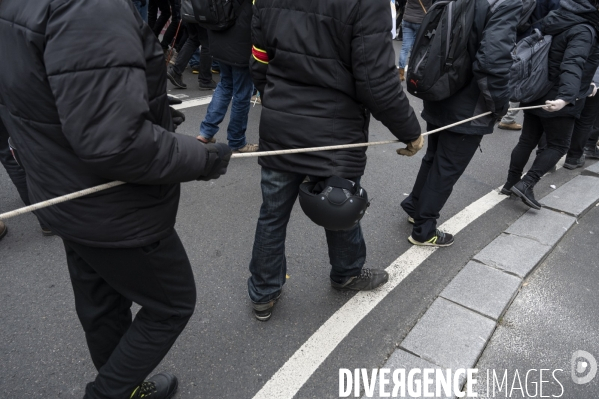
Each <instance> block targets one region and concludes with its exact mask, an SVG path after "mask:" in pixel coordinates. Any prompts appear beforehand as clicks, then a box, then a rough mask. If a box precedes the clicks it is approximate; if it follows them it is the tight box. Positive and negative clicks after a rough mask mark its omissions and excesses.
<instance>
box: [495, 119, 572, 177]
mask: <svg viewBox="0 0 599 399" xmlns="http://www.w3.org/2000/svg"><path fill="white" fill-rule="evenodd" d="M573 128H574V118H573V117H555V118H540V117H538V116H536V115H533V114H529V113H526V112H525V113H524V122H523V124H522V133H521V134H520V140H519V141H518V144H516V147H515V148H514V150H513V151H512V158H511V161H510V169H509V172H508V177H507V183H506V184H507V186H508V187H511V186H513V185H514V184H516V183H517V182H519V181H520V177H521V176H522V172H523V171H524V167H525V166H526V163H527V162H528V158H530V154H531V153H532V151H533V150H534V148H535V147H536V146H537V145H538V144H539V140H540V139H541V136H542V135H543V132H545V137H546V138H547V146H546V147H545V148H544V149H543V151H540V152H537V156H536V157H535V160H534V162H533V164H532V166H531V167H530V170H529V171H528V173H526V175H527V176H528V177H530V178H531V179H532V180H533V181H534V182H535V183H537V182H538V181H539V180H541V177H543V176H544V175H545V174H546V173H547V172H549V170H551V168H553V167H554V166H555V165H556V164H557V161H559V160H560V158H561V157H563V156H564V154H565V153H566V152H567V151H568V148H569V147H570V138H571V137H572V129H573Z"/></svg>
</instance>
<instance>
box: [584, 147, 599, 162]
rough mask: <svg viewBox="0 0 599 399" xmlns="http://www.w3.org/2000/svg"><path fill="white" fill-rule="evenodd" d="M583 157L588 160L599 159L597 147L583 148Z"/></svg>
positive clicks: (598, 148)
mask: <svg viewBox="0 0 599 399" xmlns="http://www.w3.org/2000/svg"><path fill="white" fill-rule="evenodd" d="M584 155H585V156H586V157H587V158H589V159H599V147H597V146H596V145H594V146H592V147H584Z"/></svg>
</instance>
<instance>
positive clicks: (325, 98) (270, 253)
mask: <svg viewBox="0 0 599 399" xmlns="http://www.w3.org/2000/svg"><path fill="white" fill-rule="evenodd" d="M390 16H391V13H390V10H389V1H388V0H369V1H368V2H366V1H362V0H322V1H319V2H311V3H302V2H297V1H295V0H256V2H255V3H254V13H253V20H252V41H253V49H252V60H251V65H252V77H253V81H254V84H255V85H256V87H257V88H258V91H259V93H260V97H261V98H262V107H263V108H262V113H261V116H260V148H261V149H262V150H264V151H271V150H284V149H289V148H306V147H319V146H325V145H337V144H349V143H364V142H367V141H368V125H369V121H370V114H371V113H372V115H373V116H374V117H375V118H377V119H378V120H380V121H381V122H382V123H383V124H384V125H385V126H386V127H387V128H388V129H389V130H390V131H391V133H393V135H394V136H395V137H397V138H398V139H399V140H401V141H402V142H404V143H408V147H407V148H406V149H404V148H402V149H400V150H399V151H400V153H401V154H402V155H414V154H415V153H416V152H417V151H418V150H419V149H421V148H422V144H423V141H424V140H423V139H422V136H420V125H419V123H418V120H417V118H416V115H415V113H414V110H413V109H412V107H410V104H409V102H408V99H407V97H406V95H405V94H404V92H403V90H402V88H401V85H400V83H399V80H398V79H397V78H396V76H397V75H396V73H397V72H396V67H395V62H394V58H395V56H394V51H393V44H392V38H391V35H390V34H389V31H390V30H391V18H390ZM322 26H327V29H325V30H322V29H320V27H322ZM317 32H318V34H317ZM221 66H222V64H221ZM331 71H335V74H332V73H331ZM258 163H259V164H260V166H261V167H262V180H261V189H262V197H263V202H262V206H261V208H260V216H259V218H258V223H257V226H256V234H255V239H254V247H253V250H252V259H251V261H250V265H249V269H250V273H251V277H250V278H249V279H248V292H249V297H250V300H251V303H252V308H253V311H254V316H255V317H256V318H257V319H258V320H260V321H266V320H268V319H269V318H270V317H271V314H272V310H273V308H274V306H275V303H276V302H277V300H278V298H279V296H280V295H281V292H282V289H283V285H284V284H285V274H286V268H287V264H286V258H285V236H286V231H287V223H288V221H289V217H290V214H291V211H292V208H293V205H294V203H295V201H296V198H297V197H298V193H299V189H300V185H301V184H302V182H303V181H304V180H305V179H306V178H309V180H310V181H322V180H325V179H327V178H328V177H330V176H335V177H337V178H340V179H341V180H345V182H346V183H347V180H350V181H351V182H352V183H353V185H359V181H360V177H361V176H362V175H363V174H364V169H365V167H366V147H359V148H352V149H344V150H334V151H323V152H312V153H302V154H292V155H284V156H277V157H261V158H259V160H258ZM352 183H347V184H349V185H350V186H351V185H352ZM346 195H347V194H346ZM325 233H326V237H327V244H328V248H329V260H330V264H331V272H330V284H331V286H332V287H333V288H335V289H337V290H348V291H362V290H372V289H375V288H377V287H379V286H381V285H383V284H385V283H386V282H387V280H388V274H387V273H386V272H385V271H384V270H380V269H375V268H367V267H364V265H365V262H366V244H365V241H364V237H363V234H362V228H361V227H360V224H359V223H355V224H354V225H353V227H350V228H349V229H342V230H330V229H325Z"/></svg>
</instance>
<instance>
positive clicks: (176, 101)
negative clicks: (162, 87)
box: [166, 94, 183, 105]
mask: <svg viewBox="0 0 599 399" xmlns="http://www.w3.org/2000/svg"><path fill="white" fill-rule="evenodd" d="M166 98H167V99H168V105H179V104H182V103H183V101H181V100H179V99H178V98H175V97H173V96H169V95H168V94H167V96H166Z"/></svg>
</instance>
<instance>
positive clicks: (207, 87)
mask: <svg viewBox="0 0 599 399" xmlns="http://www.w3.org/2000/svg"><path fill="white" fill-rule="evenodd" d="M199 87H200V90H214V89H216V82H215V81H214V80H211V81H210V82H209V83H202V82H200V84H199Z"/></svg>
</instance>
